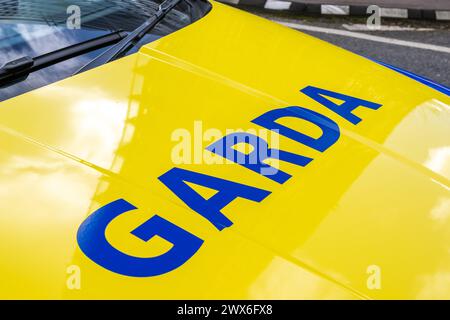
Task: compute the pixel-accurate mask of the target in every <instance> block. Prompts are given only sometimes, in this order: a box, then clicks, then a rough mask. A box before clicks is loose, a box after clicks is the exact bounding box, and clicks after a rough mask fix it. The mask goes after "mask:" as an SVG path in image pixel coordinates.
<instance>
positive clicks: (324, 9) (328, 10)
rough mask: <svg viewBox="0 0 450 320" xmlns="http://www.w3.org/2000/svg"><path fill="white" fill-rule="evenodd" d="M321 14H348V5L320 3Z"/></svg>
mask: <svg viewBox="0 0 450 320" xmlns="http://www.w3.org/2000/svg"><path fill="white" fill-rule="evenodd" d="M320 10H321V13H322V14H333V15H342V16H348V15H349V14H350V6H334V5H324V4H323V5H321V8H320Z"/></svg>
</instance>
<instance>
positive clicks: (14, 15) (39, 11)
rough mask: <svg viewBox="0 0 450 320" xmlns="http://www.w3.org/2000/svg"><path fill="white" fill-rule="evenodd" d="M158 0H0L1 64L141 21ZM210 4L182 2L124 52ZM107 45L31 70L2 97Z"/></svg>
mask: <svg viewBox="0 0 450 320" xmlns="http://www.w3.org/2000/svg"><path fill="white" fill-rule="evenodd" d="M161 2H162V1H158V0H155V1H151V0H0V53H1V54H0V65H3V64H4V63H6V62H8V61H11V60H14V59H18V58H21V57H23V56H29V57H36V56H39V55H42V54H45V53H48V52H52V51H55V50H58V49H61V48H63V47H67V46H70V45H74V44H77V43H80V42H83V41H86V40H90V39H94V38H96V37H99V36H102V35H106V34H109V33H111V32H114V31H118V30H124V31H126V32H131V31H133V30H134V29H136V28H137V27H139V26H140V25H141V24H142V23H143V22H144V21H145V20H146V19H148V18H149V17H150V16H151V15H152V13H154V12H156V10H158V6H159V4H160V3H161ZM209 9H210V4H209V3H207V2H206V1H203V0H189V1H182V2H180V3H179V4H178V5H177V6H176V7H175V8H174V9H173V10H172V11H170V13H169V14H168V15H167V16H166V17H165V18H164V19H163V20H162V21H161V22H159V23H158V24H157V25H156V27H155V28H154V29H152V30H151V31H150V32H149V33H148V34H146V35H145V36H144V37H143V38H142V39H141V40H140V41H139V43H138V45H136V46H134V47H132V48H131V49H130V50H129V51H128V52H126V54H132V53H135V52H136V51H137V50H139V47H140V46H141V45H143V44H146V43H149V42H152V41H154V40H156V39H159V38H160V37H163V36H165V35H167V34H170V33H172V32H174V31H176V30H178V29H180V28H183V27H185V26H187V25H189V24H191V23H193V22H194V21H196V20H198V19H200V18H201V17H203V16H204V15H205V14H206V13H207V12H208V11H209ZM108 48H109V47H106V48H102V49H98V50H95V51H92V52H89V53H86V54H83V55H80V56H78V57H75V58H71V59H69V60H66V61H63V62H60V63H58V64H56V65H53V66H49V67H47V68H44V69H42V70H39V71H36V72H34V73H31V74H30V75H29V76H28V77H27V78H26V79H25V80H22V81H19V82H17V83H15V84H12V85H8V86H4V87H0V101H3V100H6V99H9V98H12V97H14V96H17V95H19V94H22V93H25V92H28V91H30V90H33V89H36V88H39V87H42V86H44V85H47V84H49V83H52V82H56V81H59V80H61V79H64V78H66V77H69V76H71V75H72V74H73V73H74V72H76V71H77V70H79V69H80V68H81V67H83V66H84V65H85V64H86V63H88V62H89V61H91V60H92V59H94V58H95V57H97V56H98V55H99V54H101V53H102V52H103V51H105V50H107V49H108Z"/></svg>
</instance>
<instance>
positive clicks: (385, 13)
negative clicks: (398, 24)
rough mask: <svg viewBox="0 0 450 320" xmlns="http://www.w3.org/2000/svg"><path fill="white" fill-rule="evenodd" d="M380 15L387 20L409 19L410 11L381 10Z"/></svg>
mask: <svg viewBox="0 0 450 320" xmlns="http://www.w3.org/2000/svg"><path fill="white" fill-rule="evenodd" d="M380 13H381V16H382V17H385V18H408V9H396V8H381V12H380Z"/></svg>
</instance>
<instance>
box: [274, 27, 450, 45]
mask: <svg viewBox="0 0 450 320" xmlns="http://www.w3.org/2000/svg"><path fill="white" fill-rule="evenodd" d="M273 21H274V22H277V23H280V24H282V25H285V26H287V27H289V28H293V29H297V30H305V31H312V32H321V33H327V34H335V35H339V36H344V37H351V38H357V39H362V40H369V41H375V42H381V43H387V44H393V45H398V46H404V47H410V48H418V49H424V50H432V51H438V52H444V53H450V48H449V47H444V46H438V45H434V44H425V43H420V42H413V41H406V40H399V39H392V38H386V37H380V36H374V35H371V34H365V33H358V32H352V31H346V30H339V29H332V28H322V27H315V26H308V25H304V24H298V23H292V22H285V21H277V20H273Z"/></svg>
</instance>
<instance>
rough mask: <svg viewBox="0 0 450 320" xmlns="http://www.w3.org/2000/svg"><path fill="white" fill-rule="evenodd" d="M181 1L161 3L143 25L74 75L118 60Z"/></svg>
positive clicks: (174, 0)
mask: <svg viewBox="0 0 450 320" xmlns="http://www.w3.org/2000/svg"><path fill="white" fill-rule="evenodd" d="M182 1H184V0H166V1H164V2H163V3H161V4H160V5H159V8H158V10H157V11H156V12H155V13H154V14H152V16H151V17H150V18H149V19H147V20H146V21H145V22H144V23H143V24H141V25H140V26H139V27H138V28H136V29H135V30H134V31H132V32H131V33H130V34H128V36H127V37H126V38H125V39H123V40H121V41H120V42H118V43H117V44H115V45H114V46H113V47H111V48H109V49H108V50H106V51H105V52H103V53H102V54H101V55H99V56H98V57H97V58H95V59H94V60H92V61H90V62H89V63H88V64H86V65H85V66H84V67H82V68H81V69H80V70H78V71H77V72H76V73H75V74H78V73H81V72H84V71H87V70H90V69H92V68H95V67H99V66H101V65H103V64H105V63H108V62H110V61H113V60H114V59H116V58H118V57H119V56H120V55H121V54H122V53H123V52H125V51H126V50H128V49H129V48H130V47H132V46H134V45H136V44H137V43H138V42H139V40H141V39H142V38H143V37H144V36H145V35H146V34H147V33H148V32H149V31H150V30H152V29H153V28H154V27H155V26H156V25H157V24H158V22H160V21H161V20H162V19H163V18H164V17H165V16H166V15H167V14H168V13H169V12H170V10H172V9H173V8H174V7H175V6H176V5H177V4H179V3H180V2H182Z"/></svg>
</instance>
